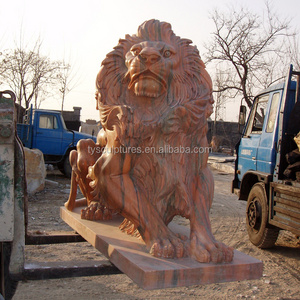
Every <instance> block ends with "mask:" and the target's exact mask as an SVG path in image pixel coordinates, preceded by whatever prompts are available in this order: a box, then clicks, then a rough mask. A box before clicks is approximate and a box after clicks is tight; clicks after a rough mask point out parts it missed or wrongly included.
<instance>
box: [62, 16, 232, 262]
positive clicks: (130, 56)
mask: <svg viewBox="0 0 300 300" xmlns="http://www.w3.org/2000/svg"><path fill="white" fill-rule="evenodd" d="M191 43H192V41H190V40H188V39H182V38H180V37H178V36H176V35H175V34H174V33H173V31H172V29H171V25H170V24H168V23H166V22H160V21H158V20H149V21H146V22H144V23H143V24H142V25H141V26H139V28H138V31H137V34H135V35H132V36H130V35H126V36H125V39H121V40H120V41H119V44H118V45H117V46H116V47H115V48H114V50H113V51H112V52H110V53H109V54H107V56H106V58H105V59H104V61H103V62H102V67H101V69H100V72H99V74H98V76H97V80H96V87H97V92H96V100H97V109H98V110H99V111H100V120H101V124H102V127H103V129H102V131H101V132H100V133H99V136H98V142H97V143H96V144H95V143H94V142H93V141H91V140H87V141H82V142H80V144H79V145H78V146H77V151H74V152H72V153H71V154H70V161H71V165H72V168H73V174H72V188H71V194H70V197H69V200H68V202H67V203H66V207H67V208H68V209H69V210H72V209H73V208H74V207H75V206H79V205H82V204H85V205H87V207H86V208H85V209H83V210H82V212H81V217H82V218H85V219H89V220H105V219H109V218H111V217H112V215H113V214H114V213H118V214H121V215H122V216H123V217H124V221H123V223H122V224H121V225H120V228H121V229H122V230H123V231H126V232H127V233H129V234H137V235H138V236H140V237H141V238H142V239H143V240H144V242H145V244H146V246H147V247H148V249H149V250H150V253H151V254H152V255H154V256H156V257H163V258H182V257H186V256H191V257H193V258H194V259H196V260H197V261H199V262H215V263H221V262H230V261H232V259H233V249H232V248H230V247H227V246H226V245H224V244H223V243H221V242H218V241H216V240H215V238H214V236H213V234H212V232H211V225H210V221H209V210H210V208H211V205H212V199H213V192H214V191H213V190H214V182H213V177H212V174H211V172H210V170H209V168H208V166H207V159H208V152H209V151H206V150H207V149H208V142H207V138H206V133H207V118H208V117H209V116H210V114H211V113H212V104H213V98H212V83H211V79H210V76H209V75H208V73H207V71H206V70H205V66H204V63H203V62H202V60H201V58H200V56H199V52H198V50H197V48H196V47H195V46H192V45H191ZM89 147H99V149H101V151H97V154H95V153H93V154H91V153H89V151H88V149H90V148H89ZM77 184H79V186H80V188H81V191H82V192H83V194H84V196H85V200H84V201H79V203H76V201H75V197H76V193H75V190H76V189H77ZM72 191H73V192H72ZM176 215H180V216H182V217H185V218H187V219H189V220H190V236H189V237H184V236H179V235H177V234H175V233H174V232H172V231H171V230H170V229H169V227H168V224H169V223H170V222H171V221H172V219H173V218H174V216H176Z"/></svg>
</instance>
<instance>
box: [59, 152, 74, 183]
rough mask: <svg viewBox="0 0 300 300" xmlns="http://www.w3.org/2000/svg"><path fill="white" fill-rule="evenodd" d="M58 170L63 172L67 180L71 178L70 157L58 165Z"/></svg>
mask: <svg viewBox="0 0 300 300" xmlns="http://www.w3.org/2000/svg"><path fill="white" fill-rule="evenodd" d="M57 167H58V170H59V171H60V172H62V173H63V174H64V175H65V176H66V177H67V178H71V174H72V167H71V165H70V161H69V155H66V156H65V158H64V160H63V161H62V162H60V163H58V164H57Z"/></svg>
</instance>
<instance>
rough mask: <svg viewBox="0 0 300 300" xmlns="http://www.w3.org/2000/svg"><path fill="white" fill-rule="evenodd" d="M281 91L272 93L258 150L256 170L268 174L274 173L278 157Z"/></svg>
mask: <svg viewBox="0 0 300 300" xmlns="http://www.w3.org/2000/svg"><path fill="white" fill-rule="evenodd" d="M280 96H281V92H280V91H275V92H271V93H270V101H269V102H270V104H269V108H268V113H267V119H266V120H265V123H266V124H265V126H264V127H263V131H262V134H261V139H260V144H259V147H258V151H257V157H256V158H257V164H256V170H257V171H260V172H264V173H268V174H273V171H274V167H275V159H276V150H275V143H276V138H277V137H275V134H276V130H275V128H276V126H275V125H276V122H277V119H278V107H279V99H280Z"/></svg>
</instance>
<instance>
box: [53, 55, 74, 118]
mask: <svg viewBox="0 0 300 300" xmlns="http://www.w3.org/2000/svg"><path fill="white" fill-rule="evenodd" d="M57 80H58V86H59V92H60V95H61V111H62V112H63V110H64V104H65V98H66V95H67V94H68V93H69V92H70V91H72V89H73V88H75V87H76V85H77V84H78V79H77V78H76V74H74V72H73V69H72V67H71V65H70V64H69V63H65V61H63V63H62V66H61V68H60V71H59V73H58V74H57Z"/></svg>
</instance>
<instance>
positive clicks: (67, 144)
mask: <svg viewBox="0 0 300 300" xmlns="http://www.w3.org/2000/svg"><path fill="white" fill-rule="evenodd" d="M24 121H25V122H24V124H17V131H18V136H19V137H20V139H21V141H22V143H23V145H24V146H25V147H27V148H30V149H32V148H35V149H39V150H41V151H42V152H43V154H44V159H45V162H46V163H49V164H55V165H57V166H58V168H59V170H60V171H61V172H62V173H64V174H65V175H66V176H67V177H70V175H71V167H70V164H69V153H70V151H71V150H73V149H75V148H76V144H77V142H78V141H79V140H80V139H88V138H90V139H93V140H94V141H96V137H94V136H91V135H88V134H84V133H79V132H77V131H73V130H68V129H67V127H66V125H65V122H64V119H63V117H62V115H61V113H60V112H58V111H52V110H43V109H34V110H33V109H32V108H30V109H29V110H28V111H27V113H26V115H25V118H24Z"/></svg>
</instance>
